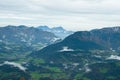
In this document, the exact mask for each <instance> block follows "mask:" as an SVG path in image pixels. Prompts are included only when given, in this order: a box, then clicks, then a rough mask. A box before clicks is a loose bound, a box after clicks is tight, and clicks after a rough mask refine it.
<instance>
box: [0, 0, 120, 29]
mask: <svg viewBox="0 0 120 80" xmlns="http://www.w3.org/2000/svg"><path fill="white" fill-rule="evenodd" d="M6 25H27V26H35V27H37V26H40V25H48V26H50V27H57V26H62V27H64V28H65V29H67V30H74V31H80V30H91V29H94V28H95V29H96V28H102V27H112V26H119V25H120V0H0V26H1V27H3V26H6Z"/></svg>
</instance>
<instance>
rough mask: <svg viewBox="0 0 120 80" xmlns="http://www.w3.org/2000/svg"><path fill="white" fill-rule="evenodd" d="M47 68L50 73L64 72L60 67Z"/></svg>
mask: <svg viewBox="0 0 120 80" xmlns="http://www.w3.org/2000/svg"><path fill="white" fill-rule="evenodd" d="M45 68H46V69H49V70H50V71H53V72H59V73H60V72H62V71H61V69H60V68H58V67H49V66H47V67H45Z"/></svg>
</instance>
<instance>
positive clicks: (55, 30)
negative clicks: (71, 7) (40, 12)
mask: <svg viewBox="0 0 120 80" xmlns="http://www.w3.org/2000/svg"><path fill="white" fill-rule="evenodd" d="M37 28H38V29H41V30H43V31H48V32H52V33H54V34H55V35H56V36H58V37H60V38H61V39H64V38H65V37H67V36H69V35H70V34H72V33H73V31H67V30H65V29H63V28H62V27H61V26H60V27H53V28H49V27H48V26H39V27H37Z"/></svg>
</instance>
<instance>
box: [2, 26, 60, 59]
mask: <svg viewBox="0 0 120 80" xmlns="http://www.w3.org/2000/svg"><path fill="white" fill-rule="evenodd" d="M56 40H58V37H56V36H55V35H54V34H53V33H51V32H47V31H43V30H40V29H37V28H34V27H27V26H24V25H20V26H12V25H8V26H5V27H0V55H1V56H0V58H3V56H5V57H4V58H6V59H7V57H9V56H10V55H7V54H11V57H9V58H12V57H14V58H16V57H20V55H18V54H23V55H22V56H25V54H28V53H29V52H31V51H34V50H39V49H41V48H43V47H44V46H47V45H50V44H53V43H54V42H55V41H56ZM5 53H6V54H5ZM12 54H13V55H12Z"/></svg>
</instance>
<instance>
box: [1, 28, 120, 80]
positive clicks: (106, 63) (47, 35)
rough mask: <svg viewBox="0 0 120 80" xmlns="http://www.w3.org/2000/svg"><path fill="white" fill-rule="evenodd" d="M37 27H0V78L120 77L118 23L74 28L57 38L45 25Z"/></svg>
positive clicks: (105, 79)
mask: <svg viewBox="0 0 120 80" xmlns="http://www.w3.org/2000/svg"><path fill="white" fill-rule="evenodd" d="M40 28H41V29H40ZM40 28H39V29H38V28H33V27H26V26H7V27H1V28H0V46H1V47H0V79H1V80H9V79H12V80H21V79H22V80H119V79H120V76H119V74H120V68H119V67H120V27H119V26H117V27H107V28H102V29H93V30H90V31H77V32H75V33H72V34H70V35H69V36H67V37H65V38H63V37H62V39H63V40H60V41H58V42H56V40H57V39H59V37H56V36H55V35H56V34H55V35H54V34H53V33H52V32H51V31H49V28H48V27H45V26H43V27H40ZM42 28H43V29H42ZM44 29H45V30H44ZM53 29H54V28H53ZM60 29H61V31H62V28H60V27H59V28H57V29H56V28H55V30H58V31H59V30H60ZM60 33H61V32H60ZM44 45H46V46H44ZM42 47H44V48H42ZM6 53H7V54H6ZM21 53H22V55H20V54H21ZM14 70H16V71H17V72H16V71H14ZM14 75H15V76H14ZM10 77H11V78H10Z"/></svg>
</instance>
